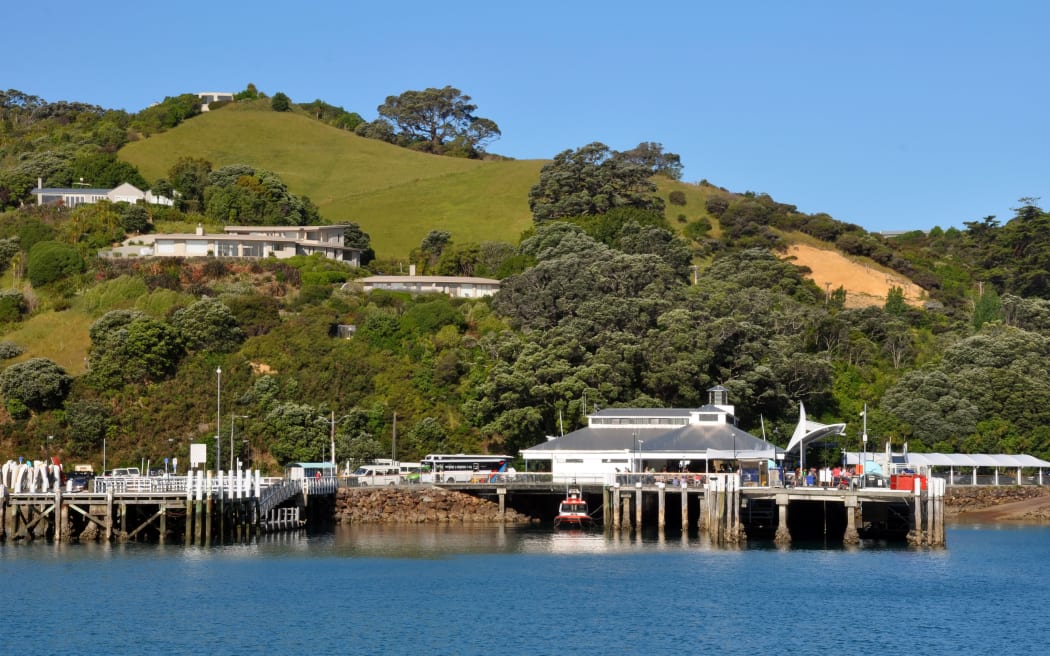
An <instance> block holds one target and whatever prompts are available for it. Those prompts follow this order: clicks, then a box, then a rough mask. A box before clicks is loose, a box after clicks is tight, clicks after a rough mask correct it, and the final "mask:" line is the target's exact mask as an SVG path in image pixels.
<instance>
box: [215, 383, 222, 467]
mask: <svg viewBox="0 0 1050 656" xmlns="http://www.w3.org/2000/svg"><path fill="white" fill-rule="evenodd" d="M215 380H216V382H215V470H216V471H218V469H219V468H220V467H222V367H216V369H215Z"/></svg>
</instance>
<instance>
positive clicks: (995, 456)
mask: <svg viewBox="0 0 1050 656" xmlns="http://www.w3.org/2000/svg"><path fill="white" fill-rule="evenodd" d="M905 460H906V461H907V463H908V464H910V465H918V466H920V467H948V468H949V477H950V478H949V480H952V479H954V478H955V468H956V467H959V468H962V467H972V468H973V469H972V471H971V476H972V477H973V478H972V481H973V485H977V468H978V467H993V468H995V484H996V485H998V484H999V468H1000V467H1009V468H1015V469H1017V483H1018V484H1020V482H1021V469H1023V468H1025V467H1029V468H1036V469H1038V470H1039V484H1040V485H1042V484H1043V469H1044V468H1047V467H1050V462H1047V461H1046V460H1043V459H1041V458H1036V457H1035V456H1030V455H1028V454H1025V453H1018V454H1010V453H908V454H906V455H905Z"/></svg>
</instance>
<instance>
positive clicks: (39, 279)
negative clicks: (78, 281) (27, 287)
mask: <svg viewBox="0 0 1050 656" xmlns="http://www.w3.org/2000/svg"><path fill="white" fill-rule="evenodd" d="M27 267H28V277H29V282H31V283H33V286H34V287H41V286H43V285H47V284H49V283H52V282H55V281H56V280H61V279H62V278H65V277H67V276H71V275H75V274H78V273H82V272H83V271H84V258H82V257H80V253H78V252H77V249H75V248H73V247H72V246H70V245H69V244H63V243H61V242H57V241H41V242H37V243H36V244H35V245H34V246H33V248H32V249H31V250H30V251H29V259H28V261H27Z"/></svg>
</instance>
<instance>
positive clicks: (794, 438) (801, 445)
mask: <svg viewBox="0 0 1050 656" xmlns="http://www.w3.org/2000/svg"><path fill="white" fill-rule="evenodd" d="M845 434H846V424H821V423H819V422H816V421H808V420H807V419H806V407H805V406H804V405H803V404H801V403H799V404H798V425H797V426H795V432H794V433H793V434H792V435H791V441H790V442H788V445H787V452H788V453H790V452H792V451H794V450H795V449H798V451H799V458H800V461H801V464H802V467H803V468H805V466H806V447H807V446H808V445H810V444H816V443H817V442H823V441H826V440H827V439H828V438H831V437H837V436H839V435H845Z"/></svg>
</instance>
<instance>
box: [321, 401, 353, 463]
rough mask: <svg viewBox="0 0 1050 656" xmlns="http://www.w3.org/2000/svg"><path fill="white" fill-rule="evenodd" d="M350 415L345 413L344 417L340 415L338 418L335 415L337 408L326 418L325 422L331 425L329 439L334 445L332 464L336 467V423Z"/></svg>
mask: <svg viewBox="0 0 1050 656" xmlns="http://www.w3.org/2000/svg"><path fill="white" fill-rule="evenodd" d="M349 417H350V415H343V416H342V417H339V418H338V419H336V417H335V410H332V413H331V418H330V419H325V423H327V424H328V425H329V430H330V432H329V439H330V440H331V445H332V454H331V457H332V466H333V467H336V462H335V425H336V424H338V423H339V422H341V421H343V420H344V419H347V418H349ZM337 469H338V467H337Z"/></svg>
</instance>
